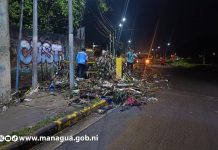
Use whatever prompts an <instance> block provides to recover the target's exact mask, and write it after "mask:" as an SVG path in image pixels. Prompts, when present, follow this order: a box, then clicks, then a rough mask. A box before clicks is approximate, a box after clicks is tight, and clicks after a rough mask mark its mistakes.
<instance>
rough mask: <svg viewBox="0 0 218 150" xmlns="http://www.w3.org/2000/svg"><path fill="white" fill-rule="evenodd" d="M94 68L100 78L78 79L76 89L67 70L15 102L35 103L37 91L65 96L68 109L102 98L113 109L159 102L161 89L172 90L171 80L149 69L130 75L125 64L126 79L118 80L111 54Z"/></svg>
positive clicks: (124, 75)
mask: <svg viewBox="0 0 218 150" xmlns="http://www.w3.org/2000/svg"><path fill="white" fill-rule="evenodd" d="M93 69H94V70H96V72H97V74H96V76H94V77H90V78H89V79H84V80H77V81H76V84H75V89H73V90H69V89H70V88H69V81H68V80H69V74H68V73H66V70H63V71H64V72H65V73H59V74H55V75H54V76H53V78H52V80H51V81H49V82H43V83H40V84H39V87H37V89H36V90H35V91H34V92H33V93H31V94H32V95H31V96H30V94H24V95H22V97H21V98H20V99H18V98H15V99H14V101H15V103H19V102H23V101H24V102H25V103H31V102H32V101H34V98H36V97H37V96H36V95H37V93H36V91H38V92H39V93H49V94H50V96H57V95H63V97H64V100H65V101H67V106H68V107H86V106H89V105H90V104H91V103H92V102H93V101H98V100H99V99H105V100H106V101H107V102H108V103H109V105H110V106H112V107H113V106H114V105H121V106H122V107H123V106H128V107H132V106H140V105H146V104H147V103H154V102H157V101H158V99H157V98H155V92H156V91H157V90H158V89H161V88H165V87H169V85H168V82H169V81H168V80H167V79H165V78H163V77H162V76H161V75H160V74H157V73H155V72H153V70H152V69H151V68H147V69H145V70H144V72H137V70H136V71H135V73H134V75H132V76H130V75H129V74H128V73H126V72H127V71H126V69H127V68H126V66H125V65H124V69H123V70H124V71H125V72H124V73H123V78H122V79H116V77H115V74H116V73H115V63H114V60H113V58H112V57H111V56H110V55H109V54H107V53H105V54H104V55H103V56H101V57H99V58H98V59H96V63H95V64H94V65H93V66H92V70H93ZM60 75H61V77H60ZM35 94H36V95H35ZM38 95H40V94H38ZM42 95H45V97H46V96H48V95H46V94H41V96H42ZM131 100H132V102H131ZM131 103H132V104H131ZM67 106H66V107H67ZM125 109H126V108H125ZM125 109H123V108H122V109H121V110H125ZM102 112H104V111H103V110H99V113H102Z"/></svg>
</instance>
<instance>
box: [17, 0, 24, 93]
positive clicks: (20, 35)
mask: <svg viewBox="0 0 218 150" xmlns="http://www.w3.org/2000/svg"><path fill="white" fill-rule="evenodd" d="M23 1H24V0H21V4H20V5H21V13H20V29H19V38H18V45H17V68H16V69H17V70H16V91H18V90H19V74H20V73H19V72H20V52H21V45H20V44H21V39H22V29H23Z"/></svg>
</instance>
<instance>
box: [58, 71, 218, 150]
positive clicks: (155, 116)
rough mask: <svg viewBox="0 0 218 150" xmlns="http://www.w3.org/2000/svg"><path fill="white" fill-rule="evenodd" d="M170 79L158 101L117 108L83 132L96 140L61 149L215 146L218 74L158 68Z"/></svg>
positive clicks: (203, 149)
mask: <svg viewBox="0 0 218 150" xmlns="http://www.w3.org/2000/svg"><path fill="white" fill-rule="evenodd" d="M155 70H158V71H160V72H162V73H164V74H165V75H166V77H167V78H168V79H169V80H170V82H169V83H170V89H165V90H160V91H159V92H158V93H157V97H158V99H159V100H158V102H156V103H154V104H148V105H146V106H143V107H141V109H139V108H137V107H135V108H132V109H130V110H127V111H124V112H120V111H119V108H118V109H115V110H114V111H113V112H112V113H110V114H108V115H107V116H106V117H104V118H103V119H101V120H100V121H98V122H96V123H95V124H93V125H91V126H90V127H89V128H87V129H86V130H84V131H83V132H81V133H80V134H79V135H81V136H83V135H90V136H93V135H98V139H99V141H98V142H79V143H75V142H65V143H63V144H62V145H61V146H59V147H58V148H57V150H65V149H66V150H68V149H69V150H71V149H74V150H86V149H87V150H103V149H109V150H110V149H112V150H116V149H117V150H217V149H218V82H217V80H218V76H217V72H215V71H214V70H213V69H212V70H211V69H202V68H198V69H196V70H195V69H189V70H184V69H159V68H158V69H157V68H156V69H155Z"/></svg>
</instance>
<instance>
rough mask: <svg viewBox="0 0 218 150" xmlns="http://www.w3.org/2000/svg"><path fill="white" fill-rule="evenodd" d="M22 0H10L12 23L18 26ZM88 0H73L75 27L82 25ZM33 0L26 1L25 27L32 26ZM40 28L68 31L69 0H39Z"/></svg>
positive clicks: (49, 30) (41, 29)
mask: <svg viewBox="0 0 218 150" xmlns="http://www.w3.org/2000/svg"><path fill="white" fill-rule="evenodd" d="M19 3H20V0H9V17H10V24H11V25H15V26H18V23H19V16H20V7H19ZM85 6H86V0H74V1H73V15H74V22H73V25H74V28H78V27H79V26H80V22H81V21H82V19H83V14H84V9H85ZM32 8H33V3H32V0H25V1H24V27H25V28H26V29H31V28H32V15H33V10H32ZM38 17H39V30H40V31H45V32H55V33H66V32H67V27H68V22H67V21H68V7H67V0H38Z"/></svg>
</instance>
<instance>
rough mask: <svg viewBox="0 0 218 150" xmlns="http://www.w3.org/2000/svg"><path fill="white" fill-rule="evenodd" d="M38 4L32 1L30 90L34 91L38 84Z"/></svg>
mask: <svg viewBox="0 0 218 150" xmlns="http://www.w3.org/2000/svg"><path fill="white" fill-rule="evenodd" d="M37 7H38V3H37V0H33V59H32V62H33V66H32V88H33V89H35V88H36V87H37V84H38V76H37V53H38V46H37V45H38V14H37Z"/></svg>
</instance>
